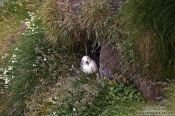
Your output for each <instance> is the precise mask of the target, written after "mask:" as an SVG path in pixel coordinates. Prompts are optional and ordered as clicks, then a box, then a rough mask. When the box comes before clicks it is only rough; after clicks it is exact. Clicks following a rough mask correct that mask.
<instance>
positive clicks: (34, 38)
mask: <svg viewBox="0 0 175 116" xmlns="http://www.w3.org/2000/svg"><path fill="white" fill-rule="evenodd" d="M38 25H40V21H39V20H38V19H35V20H33V21H32V22H31V25H30V26H29V27H28V28H27V30H26V32H25V33H24V35H23V36H22V38H21V41H20V42H19V43H18V44H17V45H16V46H15V47H16V48H14V49H13V50H12V51H11V57H10V58H9V60H8V63H7V64H8V66H9V67H12V68H11V70H10V71H8V72H7V76H6V78H7V80H9V83H6V84H8V85H7V86H8V90H9V91H10V92H11V93H13V99H12V101H11V103H10V104H9V105H11V104H13V106H9V107H10V108H9V110H13V109H11V108H13V107H15V108H16V111H15V112H16V114H18V113H19V114H20V115H21V113H22V111H23V110H24V106H23V105H24V99H25V98H26V97H27V96H29V95H30V94H31V93H32V92H33V88H35V86H36V85H37V82H38V79H39V78H37V77H36V75H35V72H34V67H33V64H34V62H35V60H36V52H35V46H36V45H37V44H38V43H39V41H40V40H42V39H43V38H44V35H43V28H42V27H41V26H40V27H39V26H38ZM18 110H19V111H18ZM8 112H10V111H8Z"/></svg>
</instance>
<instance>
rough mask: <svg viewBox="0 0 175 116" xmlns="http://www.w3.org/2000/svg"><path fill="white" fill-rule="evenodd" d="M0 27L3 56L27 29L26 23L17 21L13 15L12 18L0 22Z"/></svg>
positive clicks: (0, 49)
mask: <svg viewBox="0 0 175 116" xmlns="http://www.w3.org/2000/svg"><path fill="white" fill-rule="evenodd" d="M0 27H1V28H0V56H2V55H4V53H6V52H8V50H9V49H10V48H11V47H12V46H13V45H15V43H16V41H17V40H18V39H19V38H20V36H21V34H22V33H23V32H24V31H25V25H24V24H23V23H21V24H19V23H17V22H15V19H14V18H13V17H12V19H9V20H4V21H2V22H0ZM0 62H1V59H0Z"/></svg>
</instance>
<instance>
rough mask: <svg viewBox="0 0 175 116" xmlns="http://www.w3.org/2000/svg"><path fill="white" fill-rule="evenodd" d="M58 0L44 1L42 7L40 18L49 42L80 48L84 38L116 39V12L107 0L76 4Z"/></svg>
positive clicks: (84, 41)
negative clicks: (75, 5) (78, 46)
mask: <svg viewBox="0 0 175 116" xmlns="http://www.w3.org/2000/svg"><path fill="white" fill-rule="evenodd" d="M68 1H69V0H67V1H64V2H63V1H61V0H52V1H48V2H47V3H46V4H45V5H44V7H43V10H42V11H43V13H42V17H43V22H44V25H45V27H46V29H47V31H48V36H49V40H50V41H51V43H53V44H59V45H60V44H63V45H65V46H69V47H70V46H71V47H75V46H77V45H80V46H81V48H82V49H83V48H84V46H85V44H86V43H87V41H88V40H92V41H96V42H98V41H99V40H107V39H109V40H112V39H113V40H116V39H117V38H118V37H119V32H120V31H121V30H120V28H118V25H119V23H118V20H117V17H116V14H117V13H114V12H113V11H112V9H111V8H110V5H109V3H108V1H105V0H90V1H81V2H77V3H80V5H79V6H77V7H74V6H73V5H74V4H73V3H71V2H70V3H69V2H68Z"/></svg>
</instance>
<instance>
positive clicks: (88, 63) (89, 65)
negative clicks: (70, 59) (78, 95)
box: [81, 56, 98, 74]
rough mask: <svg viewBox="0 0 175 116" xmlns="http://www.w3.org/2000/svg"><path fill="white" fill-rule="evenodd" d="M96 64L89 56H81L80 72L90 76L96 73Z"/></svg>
mask: <svg viewBox="0 0 175 116" xmlns="http://www.w3.org/2000/svg"><path fill="white" fill-rule="evenodd" d="M97 69H98V68H97V64H96V62H95V61H94V60H93V59H91V58H90V57H89V56H83V57H82V59H81V70H82V71H83V72H84V73H87V74H92V73H95V72H97Z"/></svg>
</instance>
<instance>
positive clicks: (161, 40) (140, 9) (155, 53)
mask: <svg viewBox="0 0 175 116" xmlns="http://www.w3.org/2000/svg"><path fill="white" fill-rule="evenodd" d="M174 6H175V2H174V1H173V0H167V1H164V0H158V1H157V0H152V1H146V0H141V1H140V0H129V1H128V3H127V4H126V7H125V8H126V12H127V13H128V14H129V17H130V21H129V22H130V23H131V24H130V25H128V27H129V29H130V32H131V33H132V34H133V37H134V38H135V43H136V47H138V49H137V48H136V49H137V51H138V53H139V52H140V53H139V54H140V56H141V60H142V62H144V63H145V64H146V65H147V69H146V70H145V73H147V75H146V76H148V77H149V78H154V79H162V80H165V79H167V78H169V79H171V78H174V76H173V75H174V60H175V58H174V55H173V54H174V52H175V49H174V45H175V41H174V38H175V36H174V32H175V22H174V17H175V16H174Z"/></svg>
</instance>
